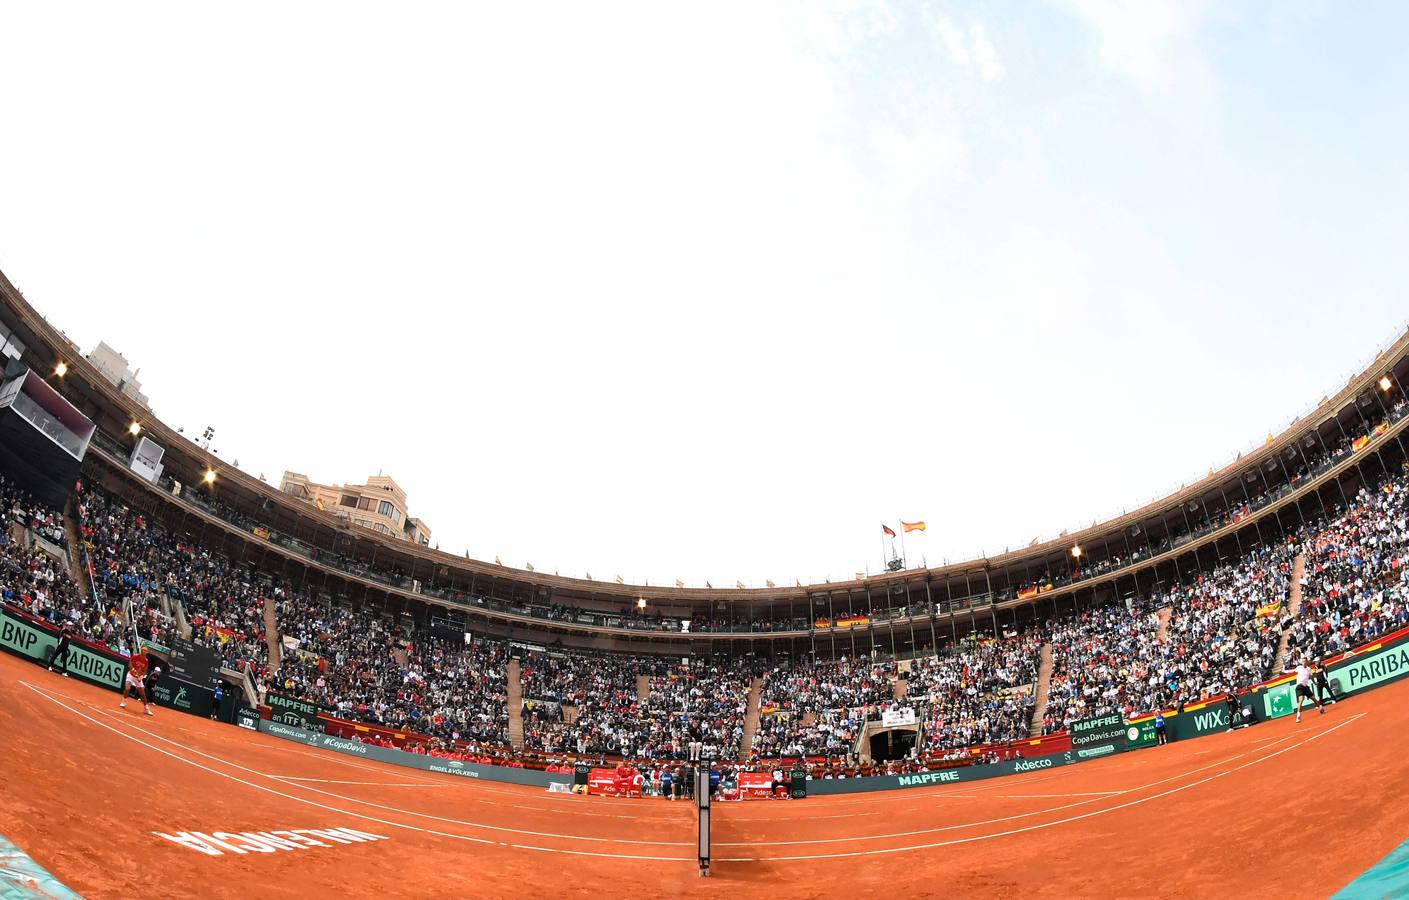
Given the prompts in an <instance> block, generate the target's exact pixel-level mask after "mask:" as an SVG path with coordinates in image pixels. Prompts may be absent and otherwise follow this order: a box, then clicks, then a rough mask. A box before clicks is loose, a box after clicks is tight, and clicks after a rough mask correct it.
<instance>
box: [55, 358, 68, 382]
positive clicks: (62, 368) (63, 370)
mask: <svg viewBox="0 0 1409 900" xmlns="http://www.w3.org/2000/svg"><path fill="white" fill-rule="evenodd" d="M54 374H55V375H57V376H58V377H59V378H63V377H64V376H65V375H67V374H68V363H66V362H64V361H63V360H59V364H58V365H56V366H54Z"/></svg>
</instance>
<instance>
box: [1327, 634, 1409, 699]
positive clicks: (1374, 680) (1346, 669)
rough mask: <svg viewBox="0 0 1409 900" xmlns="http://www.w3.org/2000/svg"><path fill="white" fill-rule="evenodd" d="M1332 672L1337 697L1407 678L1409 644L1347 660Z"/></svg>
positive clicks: (1407, 642) (1332, 667)
mask: <svg viewBox="0 0 1409 900" xmlns="http://www.w3.org/2000/svg"><path fill="white" fill-rule="evenodd" d="M1330 671H1331V683H1332V684H1333V685H1334V686H1335V689H1336V696H1337V697H1339V696H1340V695H1341V694H1354V693H1356V692H1357V691H1363V690H1365V689H1366V688H1371V687H1376V686H1378V685H1381V684H1384V683H1385V682H1388V681H1394V680H1395V679H1397V678H1403V677H1404V676H1405V675H1409V641H1401V642H1400V643H1398V644H1395V645H1394V646H1393V647H1386V648H1384V649H1381V650H1375V651H1373V652H1370V653H1364V654H1361V655H1358V656H1352V657H1350V658H1349V659H1343V660H1341V661H1340V662H1338V663H1336V664H1335V665H1334V666H1331V669H1330Z"/></svg>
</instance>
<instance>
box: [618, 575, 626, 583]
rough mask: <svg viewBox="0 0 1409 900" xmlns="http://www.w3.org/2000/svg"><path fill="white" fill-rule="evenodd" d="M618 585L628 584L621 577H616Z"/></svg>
mask: <svg viewBox="0 0 1409 900" xmlns="http://www.w3.org/2000/svg"><path fill="white" fill-rule="evenodd" d="M616 583H617V584H626V582H625V581H624V580H623V579H622V577H621V576H620V575H618V576H616Z"/></svg>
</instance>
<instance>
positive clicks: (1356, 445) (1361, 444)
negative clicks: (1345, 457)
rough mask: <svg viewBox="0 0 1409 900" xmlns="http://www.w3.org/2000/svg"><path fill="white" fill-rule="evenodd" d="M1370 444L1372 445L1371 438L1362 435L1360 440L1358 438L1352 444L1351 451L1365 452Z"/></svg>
mask: <svg viewBox="0 0 1409 900" xmlns="http://www.w3.org/2000/svg"><path fill="white" fill-rule="evenodd" d="M1369 443H1370V438H1369V437H1367V436H1366V435H1363V434H1362V435H1360V437H1358V438H1356V439H1355V440H1353V441H1351V443H1350V449H1351V450H1355V451H1360V450H1364V449H1365V447H1366V445H1367V444H1369Z"/></svg>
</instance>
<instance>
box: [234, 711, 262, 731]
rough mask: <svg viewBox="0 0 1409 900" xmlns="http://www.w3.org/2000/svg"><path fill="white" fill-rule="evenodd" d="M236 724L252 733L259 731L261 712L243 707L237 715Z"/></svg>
mask: <svg viewBox="0 0 1409 900" xmlns="http://www.w3.org/2000/svg"><path fill="white" fill-rule="evenodd" d="M235 724H236V725H238V726H240V727H241V728H248V729H249V730H250V731H258V730H259V710H257V709H251V708H250V707H248V706H241V707H240V708H239V710H238V711H237V712H236V713H235Z"/></svg>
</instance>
